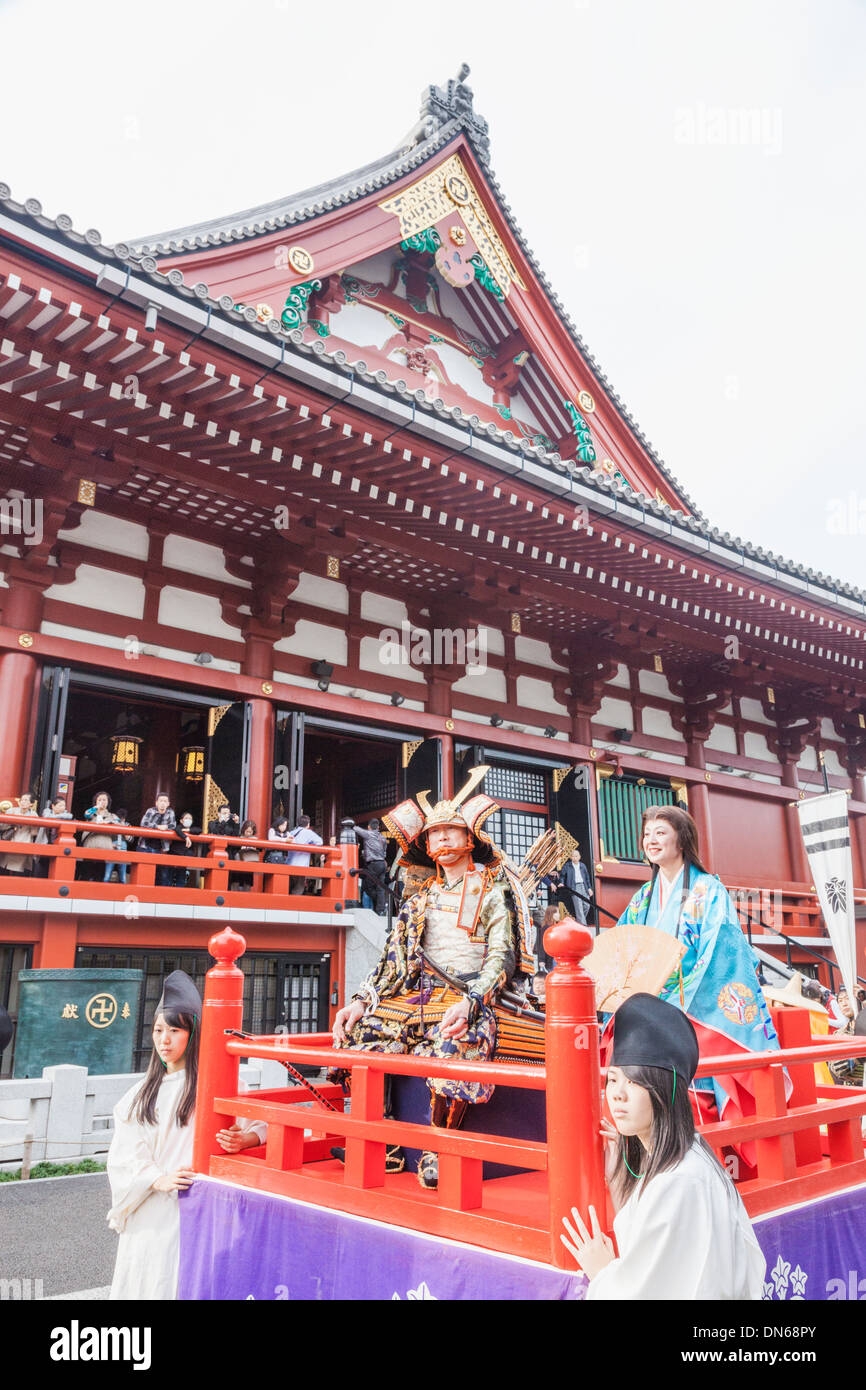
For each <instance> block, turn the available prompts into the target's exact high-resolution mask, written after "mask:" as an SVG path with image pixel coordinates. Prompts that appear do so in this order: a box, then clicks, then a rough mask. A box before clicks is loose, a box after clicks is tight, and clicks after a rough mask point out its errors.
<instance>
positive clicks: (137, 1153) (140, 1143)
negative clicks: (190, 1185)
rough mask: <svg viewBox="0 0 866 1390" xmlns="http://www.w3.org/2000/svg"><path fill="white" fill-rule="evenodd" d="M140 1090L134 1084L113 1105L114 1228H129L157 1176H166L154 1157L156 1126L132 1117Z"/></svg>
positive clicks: (109, 1161)
mask: <svg viewBox="0 0 866 1390" xmlns="http://www.w3.org/2000/svg"><path fill="white" fill-rule="evenodd" d="M140 1089H141V1083H139V1084H137V1085H135V1086H133V1087H132V1089H131V1090H129V1091H127V1093H126V1095H125V1096H123V1097H122V1099H121V1100H119V1101H118V1102H117V1105H115V1107H114V1135H113V1138H112V1140H111V1146H110V1148H109V1150H108V1159H107V1163H106V1167H107V1170H108V1181H109V1183H110V1184H111V1210H110V1212H109V1213H108V1224H109V1226H110V1227H111V1229H112V1230H113V1231H123V1230H125V1229H126V1223H127V1221H128V1220H129V1218H130V1216H131V1215H132V1213H133V1212H134V1211H135V1210H136V1209H137V1208H138V1207H140V1206H141V1203H142V1202H143V1201H144V1199H145V1198H146V1197H148V1196H149V1195H150V1192H151V1190H152V1188H153V1184H154V1183H155V1182H156V1180H157V1178H161V1177H162V1175H163V1169H162V1168H161V1167H160V1165H159V1164H158V1163H157V1161H156V1157H155V1144H156V1140H157V1136H158V1130H157V1128H156V1126H155V1125H142V1124H139V1123H138V1121H137V1120H130V1118H129V1110H130V1106H131V1105H132V1102H133V1100H134V1099H135V1097H136V1096H137V1094H138V1092H139V1091H140Z"/></svg>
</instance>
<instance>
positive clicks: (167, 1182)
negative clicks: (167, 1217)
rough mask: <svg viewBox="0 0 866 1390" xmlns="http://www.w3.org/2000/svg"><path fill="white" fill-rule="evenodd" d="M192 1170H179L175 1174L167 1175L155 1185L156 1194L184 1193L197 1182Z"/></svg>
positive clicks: (158, 1179)
mask: <svg viewBox="0 0 866 1390" xmlns="http://www.w3.org/2000/svg"><path fill="white" fill-rule="evenodd" d="M195 1176H196V1175H195V1173H194V1172H193V1170H192V1169H191V1168H178V1169H177V1170H176V1171H175V1172H174V1173H165V1174H163V1176H162V1177H161V1178H157V1180H156V1182H155V1183H154V1184H153V1190H154V1192H184V1191H185V1190H186V1189H187V1188H188V1187H191V1186H192V1184H193V1182H194V1181H195Z"/></svg>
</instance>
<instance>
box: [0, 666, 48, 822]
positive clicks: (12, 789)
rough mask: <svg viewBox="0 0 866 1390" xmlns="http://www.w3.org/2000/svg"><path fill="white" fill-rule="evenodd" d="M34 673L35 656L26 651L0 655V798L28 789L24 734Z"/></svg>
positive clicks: (28, 714)
mask: <svg viewBox="0 0 866 1390" xmlns="http://www.w3.org/2000/svg"><path fill="white" fill-rule="evenodd" d="M37 673H38V667H37V662H36V658H35V657H34V656H32V655H31V653H30V652H26V651H7V652H3V654H2V656H0V711H2V715H3V738H2V739H0V798H8V799H9V800H11V799H12V798H13V797H17V796H18V795H19V794H20V793H21V792H23V791H27V790H29V788H28V786H27V783H26V776H27V771H28V769H27V766H26V758H27V752H28V749H27V743H28V738H27V735H28V732H29V728H28V726H29V723H30V710H31V708H32V704H33V692H34V689H35V686H36V676H37ZM43 790H45V789H43ZM51 794H52V795H53V791H52V793H51Z"/></svg>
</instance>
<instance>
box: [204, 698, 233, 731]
mask: <svg viewBox="0 0 866 1390" xmlns="http://www.w3.org/2000/svg"><path fill="white" fill-rule="evenodd" d="M230 709H231V705H211V707H210V709H209V710H208V712H207V736H208V738H212V737H213V733H214V730H215V729H216V726H217V724H219V722H220V720H221V719H222V718H223V716H224V715H225V714H226V712H227V711H228V710H230Z"/></svg>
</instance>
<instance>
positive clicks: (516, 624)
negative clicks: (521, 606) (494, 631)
mask: <svg viewBox="0 0 866 1390" xmlns="http://www.w3.org/2000/svg"><path fill="white" fill-rule="evenodd" d="M511 631H512V632H516V633H520V632H522V631H523V628H522V625H521V622H520V614H519V613H512V615H511Z"/></svg>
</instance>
